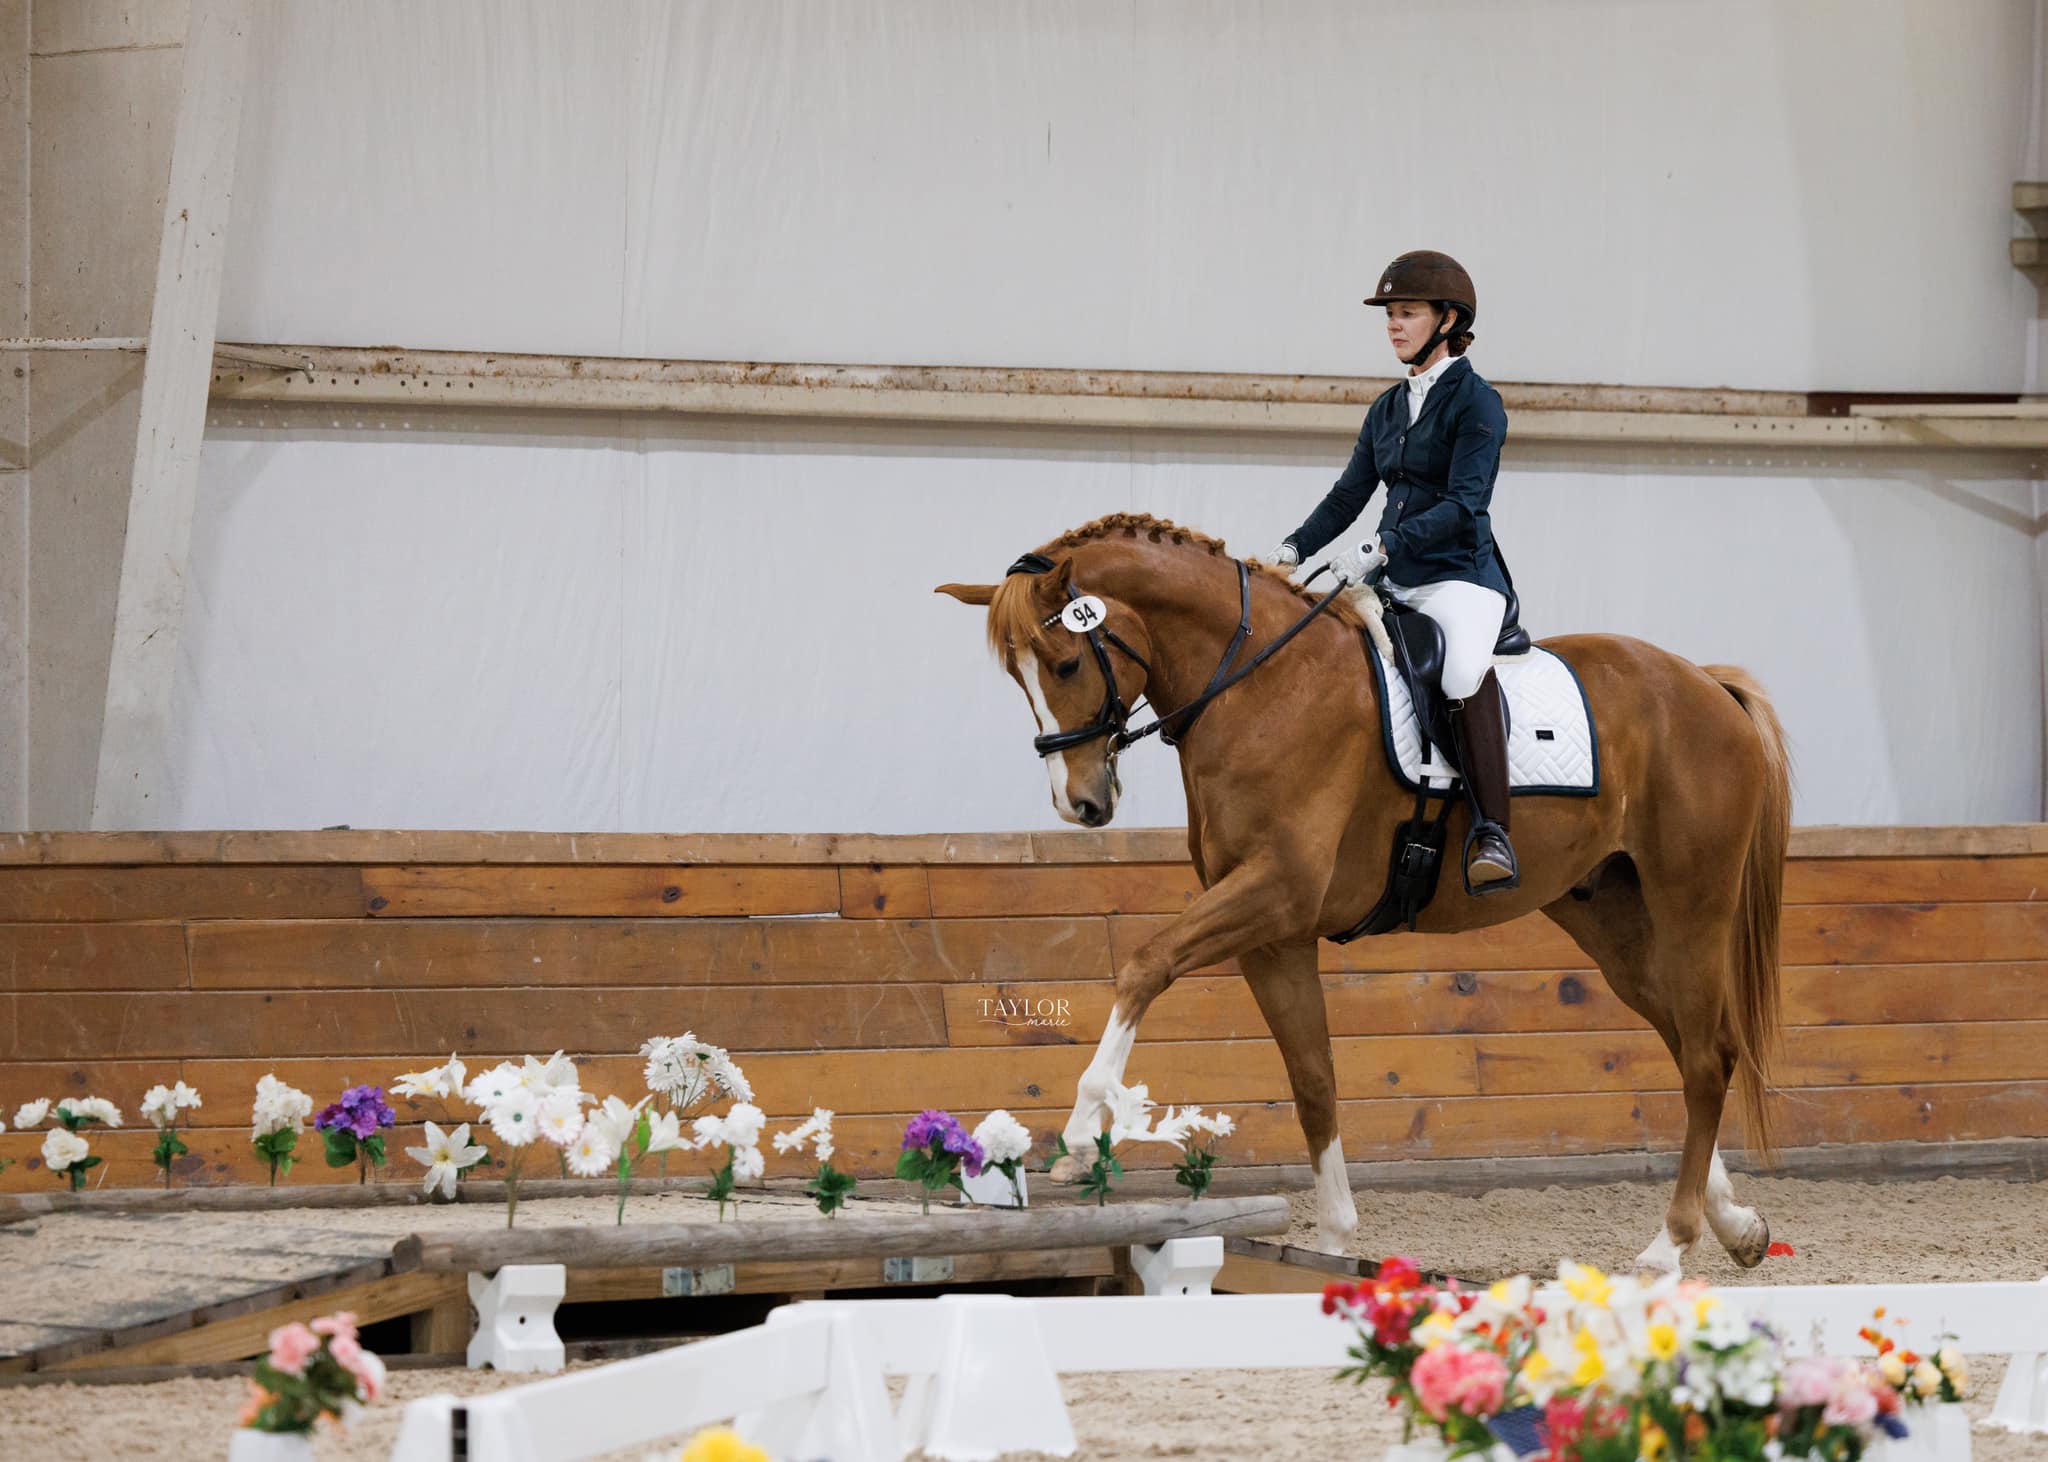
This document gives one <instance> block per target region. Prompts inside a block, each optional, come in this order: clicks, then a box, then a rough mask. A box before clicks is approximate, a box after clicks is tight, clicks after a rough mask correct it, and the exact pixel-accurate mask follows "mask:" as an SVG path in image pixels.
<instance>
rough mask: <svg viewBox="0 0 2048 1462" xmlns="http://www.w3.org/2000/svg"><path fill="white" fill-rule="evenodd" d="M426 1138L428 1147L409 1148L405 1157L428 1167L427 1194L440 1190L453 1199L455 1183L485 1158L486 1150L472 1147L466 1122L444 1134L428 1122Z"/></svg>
mask: <svg viewBox="0 0 2048 1462" xmlns="http://www.w3.org/2000/svg"><path fill="white" fill-rule="evenodd" d="M426 1134H427V1145H426V1146H425V1147H408V1148H407V1149H406V1153H407V1154H408V1155H409V1156H410V1157H412V1158H413V1159H414V1160H415V1161H417V1162H420V1163H423V1164H425V1166H426V1169H427V1178H426V1184H425V1191H426V1192H428V1193H432V1192H433V1191H434V1190H435V1189H436V1188H439V1189H440V1190H441V1191H442V1192H443V1193H444V1194H446V1195H447V1196H448V1197H449V1198H451V1199H452V1198H454V1196H455V1182H456V1179H458V1178H459V1177H461V1176H462V1170H463V1169H464V1168H466V1167H469V1166H470V1165H471V1164H473V1163H475V1162H477V1161H479V1160H480V1159H481V1158H483V1157H484V1156H485V1153H484V1150H483V1149H482V1148H481V1147H474V1146H472V1145H471V1144H470V1141H469V1123H467V1122H464V1123H463V1124H462V1125H461V1126H460V1127H457V1128H456V1129H455V1130H454V1131H453V1132H443V1131H442V1130H441V1129H440V1128H439V1127H436V1126H435V1125H434V1124H433V1123H432V1122H429V1123H427V1124H426Z"/></svg>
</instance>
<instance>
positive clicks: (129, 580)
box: [92, 0, 253, 830]
mask: <svg viewBox="0 0 2048 1462" xmlns="http://www.w3.org/2000/svg"><path fill="white" fill-rule="evenodd" d="M252 21H253V5H252V3H251V0H192V18H191V24H190V28H189V30H188V31H187V33H186V38H185V75H184V82H183V87H182V90H181V92H180V94H179V98H178V127H177V135H176V140H175V142H174V144H173V148H172V153H171V178H170V187H169V190H168V191H167V193H166V194H165V197H164V228H163V239H162V242H161V244H160V246H159V249H158V253H157V275H156V295H155V298H154V300H153V303H152V305H151V309H150V319H149V343H148V356H147V364H146V365H145V367H144V369H143V377H142V408H141V417H140V420H139V421H138V423H137V426H136V432H135V464H134V468H133V471H132V474H131V476H130V479H129V487H128V535H127V538H126V539H125V540H124V543H123V546H122V552H121V589H120V599H119V602H118V605H117V607H116V609H115V612H114V645H113V655H112V658H111V661H110V662H109V664H108V667H107V701H106V717H105V720H104V722H103V723H102V729H101V733H100V755H99V774H98V777H97V779H96V780H95V782H94V786H93V808H92V825H93V827H94V828H96V829H101V830H108V829H118V828H143V827H150V826H153V825H159V823H158V821H157V820H156V819H157V814H158V810H159V808H160V807H161V805H162V801H161V799H162V795H163V793H164V792H165V791H166V789H167V788H168V787H169V785H170V775H169V765H168V759H167V757H168V747H169V735H168V733H169V727H170V711H171V686H172V681H173V679H174V677H175V676H176V673H177V667H178V643H179V639H180V632H181V630H182V627H183V622H184V617H185V581H186V577H187V575H186V567H187V560H188V559H189V557H190V553H191V545H192V511H193V507H194V505H195V503H196V502H197V500H198V488H199V440H200V437H201V435H202V434H203V433H204V431H205V428H206V397H207V387H208V377H209V372H210V369H211V366H212V362H213V345H214V328H215V324H216V321H217V319H218V316H219V313H220V282H221V268H222V264H223V262H224V260H225V259H226V256H227V231H228V218H229V213H230V208H231V201H232V193H233V184H234V175H235V148H236V143H237V141H238V139H239V137H240V135H241V130H242V91H243V86H244V83H245V81H246V78H247V74H248V60H249V30H250V27H251V24H252Z"/></svg>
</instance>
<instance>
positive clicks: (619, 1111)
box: [590, 1096, 654, 1155]
mask: <svg viewBox="0 0 2048 1462" xmlns="http://www.w3.org/2000/svg"><path fill="white" fill-rule="evenodd" d="M653 1100H654V1098H653V1097H642V1098H640V1100H639V1101H637V1102H635V1103H633V1105H632V1106H630V1107H629V1106H627V1105H626V1104H625V1102H624V1101H622V1100H621V1099H620V1098H618V1097H615V1096H609V1097H606V1098H605V1099H604V1105H603V1106H601V1107H599V1108H598V1109H597V1110H596V1111H594V1112H592V1113H591V1114H590V1125H591V1126H592V1127H594V1128H596V1129H597V1131H598V1132H599V1134H600V1135H601V1136H603V1138H604V1140H605V1141H606V1142H609V1143H610V1144H611V1145H612V1151H613V1153H614V1154H615V1155H616V1153H617V1152H618V1150H619V1149H620V1148H623V1147H624V1146H625V1145H626V1144H627V1143H628V1142H631V1141H632V1140H633V1129H634V1128H636V1127H638V1126H639V1125H640V1109H641V1108H642V1107H644V1106H646V1105H647V1104H648V1103H649V1102H651V1101H653Z"/></svg>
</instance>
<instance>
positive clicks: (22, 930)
mask: <svg viewBox="0 0 2048 1462" xmlns="http://www.w3.org/2000/svg"><path fill="white" fill-rule="evenodd" d="M190 978H191V976H190V973H189V971H188V970H187V969H186V966H185V931H184V930H183V929H182V928H180V927H178V926H177V925H175V924H0V990H176V989H182V988H184V987H185V986H186V985H187V984H188V983H190Z"/></svg>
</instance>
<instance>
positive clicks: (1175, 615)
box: [1075, 545, 1240, 715]
mask: <svg viewBox="0 0 2048 1462" xmlns="http://www.w3.org/2000/svg"><path fill="white" fill-rule="evenodd" d="M1115 547H1117V548H1118V549H1120V551H1117V552H1113V553H1109V554H1105V555H1103V556H1102V560H1101V562H1100V563H1099V564H1096V565H1089V566H1082V565H1077V566H1076V572H1075V579H1076V581H1077V583H1078V584H1079V586H1080V587H1082V588H1083V589H1096V590H1097V592H1100V593H1104V594H1107V595H1109V596H1111V597H1112V598H1115V599H1118V600H1121V601H1122V602H1123V603H1125V604H1128V605H1129V606H1130V607H1131V609H1132V610H1133V611H1134V612H1135V613H1136V614H1137V616H1138V617H1139V619H1141V620H1143V621H1144V625H1145V637H1146V638H1147V639H1148V640H1150V641H1151V644H1152V653H1151V655H1150V656H1149V657H1148V658H1149V659H1150V661H1151V666H1152V670H1151V674H1150V676H1149V677H1148V682H1147V692H1146V693H1147V695H1148V696H1149V697H1150V699H1151V701H1152V704H1153V706H1154V708H1155V709H1156V710H1158V711H1159V713H1160V714H1162V715H1163V714H1165V713H1166V712H1168V711H1175V710H1178V709H1180V708H1181V707H1182V706H1184V705H1186V704H1187V703H1188V702H1189V701H1191V700H1193V699H1194V698H1195V697H1196V696H1198V695H1200V694H1201V693H1202V691H1203V689H1204V687H1206V686H1207V685H1208V683H1209V678H1210V676H1212V675H1213V674H1215V672H1216V667H1217V666H1218V665H1219V664H1220V663H1222V659H1223V654H1224V652H1225V651H1226V650H1227V649H1229V647H1230V640H1231V636H1232V635H1234V634H1235V633H1236V632H1237V620H1238V614H1239V611H1240V602H1239V599H1238V592H1237V577H1236V565H1235V563H1234V562H1233V561H1232V560H1230V559H1228V558H1223V557H1221V556H1216V557H1208V556H1204V557H1203V558H1196V557H1195V556H1194V555H1193V554H1191V553H1190V554H1185V555H1183V554H1179V553H1169V552H1163V551H1162V552H1150V553H1148V552H1144V551H1142V550H1140V549H1137V548H1134V547H1132V546H1129V545H1115ZM1211 564H1215V565H1221V566H1222V568H1223V569H1224V570H1225V571H1226V572H1225V573H1223V574H1218V573H1217V572H1216V571H1215V570H1214V569H1211V568H1208V567H1205V565H1211ZM1091 569H1092V570H1093V571H1092V572H1090V570H1091ZM1219 586H1220V587H1219ZM1112 627H1113V626H1112Z"/></svg>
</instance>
